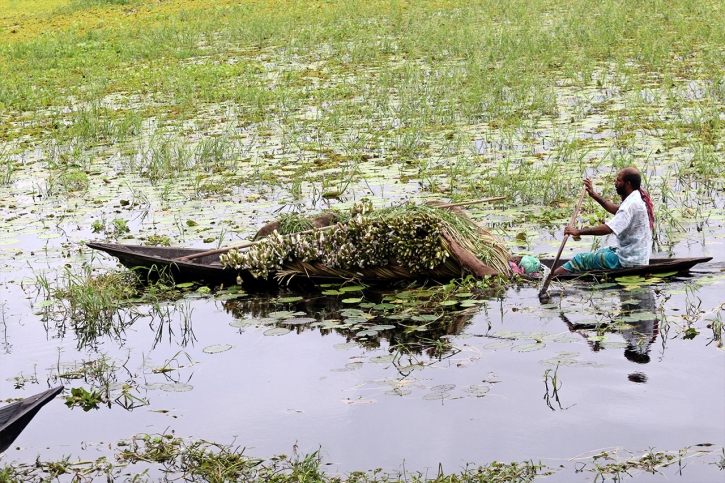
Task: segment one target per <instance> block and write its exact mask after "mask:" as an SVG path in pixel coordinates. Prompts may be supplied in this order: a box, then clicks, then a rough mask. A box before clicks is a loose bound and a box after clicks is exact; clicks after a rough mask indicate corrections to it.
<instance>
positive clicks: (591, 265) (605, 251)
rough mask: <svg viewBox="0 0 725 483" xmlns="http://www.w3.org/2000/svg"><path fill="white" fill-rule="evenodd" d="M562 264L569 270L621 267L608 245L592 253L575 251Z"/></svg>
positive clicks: (579, 270) (583, 270)
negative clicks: (569, 258)
mask: <svg viewBox="0 0 725 483" xmlns="http://www.w3.org/2000/svg"><path fill="white" fill-rule="evenodd" d="M563 266H564V268H565V269H566V270H567V271H569V272H587V271H589V270H604V269H608V268H609V269H611V268H622V265H621V264H620V263H619V257H618V256H617V254H616V253H615V252H614V250H612V249H611V248H610V247H607V248H600V249H599V250H597V251H596V252H594V253H591V252H590V253H577V254H576V255H574V258H572V259H571V260H569V261H568V262H566V263H565V264H564V265H563Z"/></svg>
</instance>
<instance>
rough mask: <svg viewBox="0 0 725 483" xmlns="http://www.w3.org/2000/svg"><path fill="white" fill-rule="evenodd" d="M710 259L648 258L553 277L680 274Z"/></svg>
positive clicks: (562, 262) (561, 260) (549, 262)
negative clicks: (643, 261)
mask: <svg viewBox="0 0 725 483" xmlns="http://www.w3.org/2000/svg"><path fill="white" fill-rule="evenodd" d="M710 260H712V257H701V258H650V261H649V265H638V266H636V267H628V268H618V269H615V270H590V271H589V272H585V273H566V274H562V275H556V276H555V277H554V278H556V279H559V280H565V279H575V278H576V279H587V278H590V279H592V280H594V279H596V280H601V279H608V280H613V279H615V278H617V277H625V276H629V275H641V276H646V275H658V274H663V273H672V274H673V275H675V274H682V273H686V272H687V271H689V270H690V269H691V268H692V267H694V266H695V265H697V264H698V263H706V262H709V261H710ZM568 261H569V259H564V258H560V259H559V264H558V266H561V265H564V264H565V263H566V262H568ZM541 263H543V264H544V265H546V266H547V267H549V268H551V266H552V264H553V263H554V260H553V259H546V258H545V259H542V260H541Z"/></svg>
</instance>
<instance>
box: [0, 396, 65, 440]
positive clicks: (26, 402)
mask: <svg viewBox="0 0 725 483" xmlns="http://www.w3.org/2000/svg"><path fill="white" fill-rule="evenodd" d="M62 390H63V386H58V387H54V388H53V389H49V390H47V391H45V392H41V393H40V394H36V395H34V396H30V397H27V398H25V399H23V400H22V401H18V402H15V403H11V404H8V405H7V406H3V407H2V408H0V453H2V452H3V451H5V450H6V449H8V448H9V447H10V445H11V444H13V441H15V439H16V438H17V437H18V436H19V435H20V433H21V432H22V431H23V429H25V427H26V426H27V425H28V423H30V420H31V419H33V418H34V417H35V415H36V414H38V411H40V408H42V407H43V406H45V405H46V404H47V403H48V402H49V401H50V400H52V399H53V398H54V397H55V396H57V395H58V394H59V393H60V392H61V391H62Z"/></svg>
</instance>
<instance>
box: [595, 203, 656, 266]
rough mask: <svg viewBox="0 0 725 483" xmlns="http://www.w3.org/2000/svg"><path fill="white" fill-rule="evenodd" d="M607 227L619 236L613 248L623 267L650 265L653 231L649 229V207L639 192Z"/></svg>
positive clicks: (620, 207) (623, 205) (620, 206)
mask: <svg viewBox="0 0 725 483" xmlns="http://www.w3.org/2000/svg"><path fill="white" fill-rule="evenodd" d="M606 225H607V226H608V227H609V228H611V229H612V232H613V233H614V234H615V235H616V236H617V246H615V247H613V248H614V251H615V253H616V254H617V256H618V257H619V263H621V264H622V266H623V267H634V266H636V265H648V264H649V259H650V256H651V255H652V229H651V228H650V227H649V215H648V214H647V206H646V205H645V203H644V201H643V200H642V195H640V194H639V190H634V191H632V193H630V195H629V196H627V198H626V199H625V200H624V201H623V202H622V204H621V205H619V210H617V213H616V214H615V215H614V218H612V219H611V220H609V221H608V222H607V223H606Z"/></svg>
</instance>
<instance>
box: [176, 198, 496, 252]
mask: <svg viewBox="0 0 725 483" xmlns="http://www.w3.org/2000/svg"><path fill="white" fill-rule="evenodd" d="M505 199H506V197H505V196H496V197H494V198H484V199H481V200H474V201H462V202H460V203H446V204H444V205H435V206H434V208H452V207H454V206H466V205H474V204H476V203H486V202H489V201H499V200H505ZM335 226H337V225H330V226H325V227H322V228H315V229H312V230H305V231H300V232H297V233H290V235H309V234H310V233H315V232H316V231H324V230H329V229H331V228H334V227H335ZM285 236H288V235H285ZM261 242H262V240H256V241H249V242H244V243H240V244H239V245H233V246H230V247H224V248H219V249H217V250H209V251H206V252H200V253H195V254H193V255H187V256H185V257H179V258H175V259H174V260H176V261H179V262H188V261H190V260H195V259H197V258H203V257H208V256H209V255H218V254H220V253H226V252H228V251H229V250H241V249H242V248H249V247H252V246H254V245H256V244H258V243H261Z"/></svg>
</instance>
